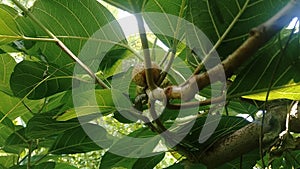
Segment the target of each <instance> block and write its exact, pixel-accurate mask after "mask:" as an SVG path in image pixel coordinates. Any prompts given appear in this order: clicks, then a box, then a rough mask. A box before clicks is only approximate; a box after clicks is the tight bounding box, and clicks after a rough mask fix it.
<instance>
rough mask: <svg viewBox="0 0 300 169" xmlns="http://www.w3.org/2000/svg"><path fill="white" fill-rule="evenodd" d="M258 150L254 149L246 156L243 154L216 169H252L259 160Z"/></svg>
mask: <svg viewBox="0 0 300 169" xmlns="http://www.w3.org/2000/svg"><path fill="white" fill-rule="evenodd" d="M259 157H260V156H259V152H258V149H255V150H253V151H251V152H249V153H247V154H243V155H242V156H241V157H238V158H236V159H234V160H232V161H230V162H228V163H225V164H224V165H222V166H220V167H218V168H217V169H228V168H231V169H240V168H253V167H254V166H255V164H256V161H257V160H259Z"/></svg>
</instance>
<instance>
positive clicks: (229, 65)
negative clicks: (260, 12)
mask: <svg viewBox="0 0 300 169" xmlns="http://www.w3.org/2000/svg"><path fill="white" fill-rule="evenodd" d="M299 9H300V1H299V0H291V1H290V2H289V3H288V4H287V5H286V6H285V7H284V8H283V9H281V10H280V11H279V12H278V13H277V14H276V15H275V16H273V17H272V18H270V19H269V20H268V21H266V22H265V23H263V24H261V25H259V26H257V27H256V28H253V29H252V30H251V31H250V34H249V38H248V39H247V40H246V41H245V42H244V43H243V44H242V45H241V46H240V47H239V48H238V49H236V50H235V51H234V52H233V53H232V54H231V55H229V56H228V57H227V58H226V59H225V60H224V61H222V63H221V64H219V65H217V66H215V67H214V68H212V69H210V70H208V71H207V72H205V73H202V74H199V75H194V76H193V77H192V78H190V79H189V80H188V82H187V83H184V84H182V85H181V86H179V87H178V86H169V87H167V88H165V93H166V95H167V97H168V98H169V99H180V98H181V99H183V100H184V101H188V100H190V99H192V98H193V97H194V95H195V94H196V93H197V92H198V91H199V90H201V89H203V88H204V87H206V86H208V85H209V84H210V83H214V82H216V81H217V80H218V79H219V78H218V77H221V76H222V75H221V72H223V70H224V71H225V74H226V77H230V76H231V75H232V74H233V73H234V71H235V70H237V69H238V68H239V67H240V66H241V65H242V64H243V63H245V61H247V60H248V59H249V58H250V57H251V56H253V55H254V54H255V52H257V51H258V50H259V49H260V48H261V47H262V46H264V45H265V44H266V43H267V42H268V41H269V40H270V39H271V38H272V37H273V36H274V35H275V34H276V33H278V32H279V31H280V30H281V29H283V28H284V26H286V25H288V24H289V23H290V21H291V20H292V19H293V18H294V17H296V16H300V10H299ZM209 76H214V77H215V78H214V79H213V80H215V81H210V79H209Z"/></svg>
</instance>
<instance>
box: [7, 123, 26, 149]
mask: <svg viewBox="0 0 300 169" xmlns="http://www.w3.org/2000/svg"><path fill="white" fill-rule="evenodd" d="M27 141H28V140H27V138H26V137H25V128H21V129H19V130H17V131H15V132H14V133H12V134H11V135H10V136H9V137H8V138H7V139H6V140H5V144H4V148H3V150H4V151H5V152H8V153H15V154H19V153H21V152H22V151H23V150H24V149H25V148H27V147H28V142H27Z"/></svg>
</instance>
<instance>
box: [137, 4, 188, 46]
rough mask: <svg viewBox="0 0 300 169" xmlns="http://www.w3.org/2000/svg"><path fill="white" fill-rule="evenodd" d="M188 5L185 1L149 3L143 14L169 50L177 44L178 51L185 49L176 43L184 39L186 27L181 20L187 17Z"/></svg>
mask: <svg viewBox="0 0 300 169" xmlns="http://www.w3.org/2000/svg"><path fill="white" fill-rule="evenodd" d="M186 5H187V3H186V1H185V0H158V1H149V2H148V3H147V5H146V6H145V8H144V9H143V12H146V13H143V14H142V15H143V17H144V19H145V21H146V23H147V25H148V26H149V27H150V29H151V31H152V32H154V33H155V35H156V36H157V37H158V38H159V39H160V40H161V41H162V42H163V43H164V44H165V45H166V46H168V47H169V48H173V47H174V45H175V44H176V47H177V48H178V49H177V51H179V49H181V48H183V47H182V44H181V45H179V46H177V45H178V43H176V42H177V41H178V40H183V38H184V34H185V30H184V28H185V27H184V26H183V24H184V23H182V20H181V19H179V18H184V17H185V13H186V9H187V8H186ZM148 12H149V13H148ZM157 14H159V15H157ZM176 16H178V17H179V18H178V17H176ZM162 21H164V22H162Z"/></svg>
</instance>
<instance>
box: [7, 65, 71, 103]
mask: <svg viewBox="0 0 300 169" xmlns="http://www.w3.org/2000/svg"><path fill="white" fill-rule="evenodd" d="M10 84H11V89H12V90H13V92H14V95H15V96H17V97H26V96H27V98H29V99H41V98H44V97H47V96H51V95H53V94H55V93H58V92H62V91H65V90H68V89H70V88H71V86H72V73H71V72H70V71H68V70H66V69H64V68H59V67H58V66H56V65H46V64H45V63H43V62H31V61H22V62H20V63H19V64H18V65H17V66H16V67H15V68H14V72H13V73H12V74H11V79H10Z"/></svg>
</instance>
